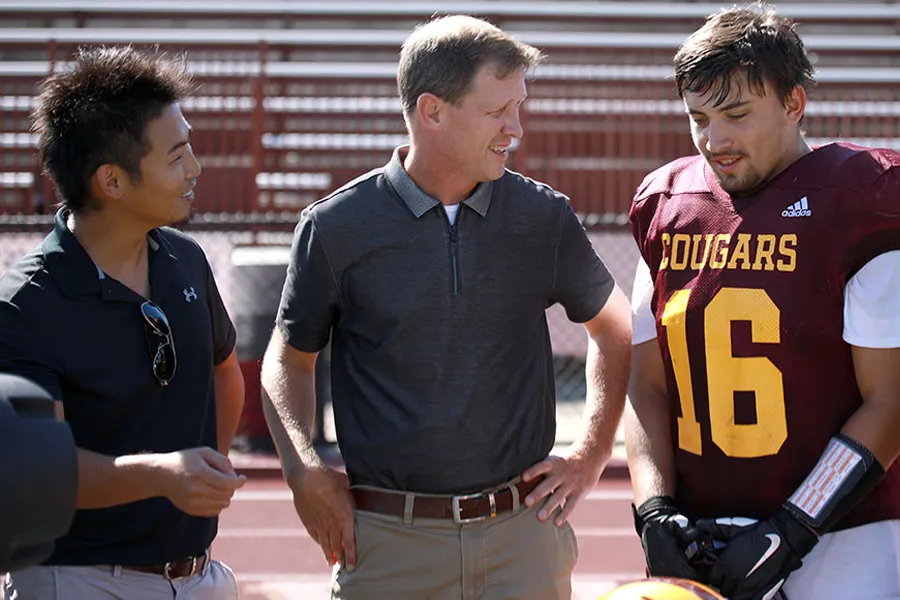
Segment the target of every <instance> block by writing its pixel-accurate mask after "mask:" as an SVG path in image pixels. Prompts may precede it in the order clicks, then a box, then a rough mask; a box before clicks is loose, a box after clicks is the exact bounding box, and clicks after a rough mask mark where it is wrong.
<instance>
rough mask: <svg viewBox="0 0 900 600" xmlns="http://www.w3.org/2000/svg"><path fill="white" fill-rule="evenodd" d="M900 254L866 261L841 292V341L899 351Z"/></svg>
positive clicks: (864, 346) (891, 254) (883, 255)
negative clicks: (842, 300)
mask: <svg viewBox="0 0 900 600" xmlns="http://www.w3.org/2000/svg"><path fill="white" fill-rule="evenodd" d="M898 314H900V251H893V252H886V253H884V254H881V255H879V256H876V257H875V258H873V259H872V260H871V261H869V262H868V263H867V264H866V265H865V266H864V267H863V268H862V269H860V270H859V272H857V273H856V275H854V276H853V278H852V279H851V280H850V282H849V283H848V284H847V286H846V287H845V288H844V334H843V337H844V341H846V342H847V343H848V344H852V345H854V346H859V347H861V348H900V318H897V315H898Z"/></svg>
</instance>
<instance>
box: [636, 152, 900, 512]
mask: <svg viewBox="0 0 900 600" xmlns="http://www.w3.org/2000/svg"><path fill="white" fill-rule="evenodd" d="M631 223H632V229H633V232H634V236H635V239H636V240H637V243H638V246H639V247H640V251H641V254H642V255H643V257H644V260H646V261H647V264H648V265H649V266H650V271H651V274H652V275H653V278H654V281H655V287H654V293H653V301H652V305H651V306H652V308H653V311H654V315H655V317H656V327H657V333H658V337H657V341H658V343H659V347H660V350H661V352H662V357H663V362H664V364H665V369H666V384H667V389H668V395H669V399H670V402H671V407H672V415H673V417H677V418H676V419H675V420H674V421H673V423H672V437H673V441H674V445H675V465H676V471H677V475H678V482H677V494H676V495H677V502H678V505H679V507H680V508H681V509H682V510H683V511H684V512H685V514H687V515H688V516H690V517H693V518H699V517H719V516H747V517H755V518H767V517H769V516H771V515H772V514H774V513H775V512H776V511H777V509H778V508H779V507H780V506H781V504H782V502H784V501H785V500H786V499H787V498H788V497H789V496H790V495H791V493H792V492H793V491H794V490H795V489H796V488H797V487H798V486H799V485H800V484H801V483H802V482H803V479H804V478H805V477H806V475H808V474H809V472H810V471H811V470H812V469H813V467H814V466H815V464H816V462H817V461H818V460H819V457H820V455H821V453H822V451H823V450H824V448H825V445H826V444H827V442H828V440H829V438H830V437H831V436H832V435H834V434H836V433H838V432H839V431H840V430H841V427H842V426H843V425H844V423H845V422H846V421H847V420H848V419H849V418H850V416H851V415H852V414H853V413H854V412H855V411H856V410H857V409H858V408H859V407H860V405H861V403H862V398H861V396H860V393H859V389H858V387H857V384H856V378H855V375H854V371H853V362H852V359H851V354H850V346H849V345H848V344H847V343H846V342H844V341H843V339H842V337H841V336H842V331H843V304H844V301H843V289H844V286H845V284H846V283H847V282H848V281H849V280H850V279H851V278H852V276H853V275H854V274H855V273H856V272H857V271H858V270H859V269H860V268H861V267H862V266H863V265H865V263H866V262H868V261H869V260H871V259H872V258H873V257H875V256H877V255H878V254H881V253H883V252H886V251H888V250H895V249H900V154H898V153H896V152H892V151H887V150H871V149H865V148H860V147H856V146H850V145H845V144H829V145H827V146H823V147H820V148H817V149H816V150H815V151H813V152H812V153H810V154H807V155H805V156H803V157H802V158H800V159H799V160H798V161H796V162H795V163H794V164H793V165H791V166H790V167H788V168H787V169H785V170H784V171H782V172H781V173H780V174H778V175H777V176H776V177H775V178H774V179H773V180H772V181H770V182H769V183H768V184H766V185H765V186H764V188H763V189H761V190H760V191H758V192H757V193H755V194H753V195H751V196H748V197H745V198H740V199H732V198H731V197H730V196H729V194H727V193H726V192H725V191H723V190H722V188H721V186H720V185H719V184H718V181H717V180H716V178H715V176H714V175H713V173H712V171H711V169H710V167H709V166H708V165H707V163H706V161H705V160H704V159H703V158H702V157H700V156H696V157H690V158H683V159H680V160H677V161H675V162H673V163H671V164H669V165H667V166H665V167H663V168H661V169H659V170H657V171H656V172H654V173H652V174H651V175H649V176H648V177H647V178H646V179H645V180H644V183H643V184H642V185H641V187H640V189H639V190H638V193H637V195H636V196H635V199H634V204H633V205H632V209H631ZM888 518H900V468H898V467H897V466H896V465H895V466H894V467H893V468H891V469H890V470H889V471H888V473H887V475H886V477H885V478H884V479H883V481H882V482H881V483H880V484H879V486H878V487H877V488H876V489H875V490H874V491H873V492H872V494H871V495H869V496H868V497H867V499H866V500H864V501H863V502H862V503H861V505H860V506H859V507H857V509H856V510H854V511H853V512H852V513H851V514H850V515H848V516H847V517H846V518H845V519H844V520H843V521H842V522H841V523H840V524H839V525H838V528H846V527H850V526H855V525H860V524H863V523H867V522H871V521H879V520H884V519H888Z"/></svg>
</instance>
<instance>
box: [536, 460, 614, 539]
mask: <svg viewBox="0 0 900 600" xmlns="http://www.w3.org/2000/svg"><path fill="white" fill-rule="evenodd" d="M603 466H604V463H603V462H599V461H597V460H596V459H591V457H589V456H587V455H586V454H585V453H584V452H582V451H581V450H580V449H579V448H577V447H576V448H572V449H570V450H568V451H567V452H565V453H564V454H563V455H562V456H548V457H547V458H545V459H544V460H542V461H541V462H539V463H537V464H536V465H533V466H531V467H530V468H528V469H527V470H526V471H525V472H524V473H523V474H522V480H523V481H525V482H526V483H527V482H529V481H532V480H534V479H537V478H538V477H541V476H543V477H544V480H543V481H541V483H540V484H538V486H537V487H536V488H534V490H533V491H532V492H531V493H530V494H528V496H526V497H525V505H526V506H528V507H531V506H534V505H535V504H537V503H538V502H540V501H541V500H543V499H544V498H546V499H547V501H546V502H545V503H544V506H542V507H541V509H540V510H539V511H538V519H540V520H541V521H546V520H547V519H549V518H550V516H551V515H552V514H553V513H554V512H555V511H556V510H557V509H559V511H560V512H559V514H558V515H557V516H556V519H555V520H554V523H556V526H557V527H559V526H561V525H562V524H563V523H565V522H566V520H567V519H568V518H569V517H570V516H571V515H572V511H573V510H574V509H575V505H576V504H577V503H578V501H579V500H581V498H582V497H583V496H584V495H585V494H587V493H588V492H589V491H591V490H592V489H594V486H596V485H597V481H598V480H599V479H600V473H601V472H602V471H603Z"/></svg>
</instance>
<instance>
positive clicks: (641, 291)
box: [631, 258, 656, 346]
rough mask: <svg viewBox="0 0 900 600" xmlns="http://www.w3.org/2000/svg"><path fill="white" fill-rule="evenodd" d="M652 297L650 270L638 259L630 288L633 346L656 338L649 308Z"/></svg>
mask: <svg viewBox="0 0 900 600" xmlns="http://www.w3.org/2000/svg"><path fill="white" fill-rule="evenodd" d="M652 297H653V278H652V277H651V275H650V268H649V267H648V266H647V263H646V262H645V261H644V259H643V258H641V259H638V262H637V267H636V269H635V273H634V286H633V287H632V288H631V325H632V328H633V329H634V334H633V335H632V338H631V343H632V345H634V346H637V345H638V344H643V343H644V342H649V341H650V340H652V339H655V338H656V319H655V318H654V317H653V311H652V309H651V308H650V300H651V298H652Z"/></svg>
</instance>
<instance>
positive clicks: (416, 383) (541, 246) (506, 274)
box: [277, 150, 614, 493]
mask: <svg viewBox="0 0 900 600" xmlns="http://www.w3.org/2000/svg"><path fill="white" fill-rule="evenodd" d="M613 286H614V282H613V279H612V276H611V275H610V273H609V271H607V269H606V267H605V266H604V264H603V262H602V261H601V260H600V257H599V256H597V254H596V252H595V251H594V249H593V247H592V246H591V243H590V241H589V240H588V238H587V235H586V233H585V231H584V228H583V227H582V225H581V222H580V221H579V219H578V217H577V215H576V214H575V212H574V211H573V210H572V209H571V207H570V205H569V203H568V198H566V197H565V196H564V195H562V194H560V193H558V192H556V191H554V190H553V189H551V188H550V187H548V186H546V185H544V184H541V183H538V182H535V181H533V180H531V179H528V178H526V177H523V176H522V175H519V174H518V173H513V172H511V171H507V172H506V173H505V174H504V175H503V176H502V177H501V178H500V179H498V180H497V181H493V182H485V183H482V184H480V185H479V186H478V187H477V188H476V189H475V191H474V192H473V193H472V195H471V196H470V197H469V198H467V199H465V200H464V201H463V202H462V203H461V205H460V207H459V211H458V213H457V217H456V222H455V224H453V225H451V224H450V222H449V220H448V218H447V215H446V212H445V211H444V209H443V206H442V205H441V203H440V202H438V201H437V200H436V199H435V198H432V197H430V196H428V195H427V194H426V193H425V192H423V191H422V190H421V189H419V188H418V187H417V186H416V184H415V183H414V182H413V181H412V179H411V178H410V177H409V175H408V174H407V173H406V171H405V170H404V169H403V165H402V150H398V151H397V152H395V153H394V156H393V158H392V159H391V161H390V163H389V164H388V165H386V166H385V167H384V168H381V169H377V170H375V171H373V172H371V173H369V174H367V175H365V176H363V177H361V178H359V179H357V180H356V181H354V182H352V183H350V184H348V185H347V186H345V187H343V188H342V189H340V190H338V191H337V192H335V193H334V194H332V195H330V196H329V197H327V198H325V199H323V200H320V201H319V202H316V203H314V204H312V205H311V206H310V207H309V208H308V209H307V210H305V211H304V213H303V214H302V216H301V219H300V222H299V224H298V225H297V229H296V232H295V236H294V242H293V247H292V250H291V259H290V264H289V266H288V272H287V279H286V281H285V286H284V291H283V294H282V299H281V306H280V308H279V313H278V318H277V323H278V326H279V327H280V330H281V331H282V332H283V334H284V336H285V339H286V340H287V342H288V343H289V344H290V345H291V346H293V347H294V348H297V349H298V350H301V351H305V352H315V351H318V350H320V349H321V348H323V347H324V345H325V344H326V342H327V341H328V339H329V335H330V336H331V339H332V350H331V352H332V354H331V361H332V364H331V368H332V399H333V402H334V414H335V424H336V430H337V435H338V441H339V442H340V446H341V453H342V455H343V457H344V460H345V462H346V465H347V472H348V474H349V475H350V478H351V482H352V483H354V484H368V485H374V486H378V487H382V488H388V489H398V490H408V491H414V492H431V493H466V492H472V491H477V490H482V489H485V488H487V487H490V486H493V485H497V484H499V483H501V482H503V481H506V480H508V479H511V478H512V477H514V476H516V475H519V474H521V473H522V471H524V470H525V469H526V468H528V467H529V466H531V465H532V464H534V463H536V462H538V461H540V460H542V459H543V458H545V457H546V456H547V454H548V453H549V452H550V449H551V448H552V446H553V443H554V440H555V438H556V420H555V414H556V412H555V403H556V397H555V385H554V380H553V361H552V350H551V347H550V335H549V330H548V327H547V317H546V310H547V308H548V307H550V306H551V305H553V304H556V303H560V304H562V306H563V307H565V310H566V313H567V315H568V317H569V318H570V319H571V320H572V321H576V322H585V321H587V320H589V319H592V318H593V317H594V316H596V315H597V313H599V312H600V310H601V309H602V308H603V306H604V305H605V304H606V301H607V298H608V297H609V294H610V292H611V291H612V289H613Z"/></svg>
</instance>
